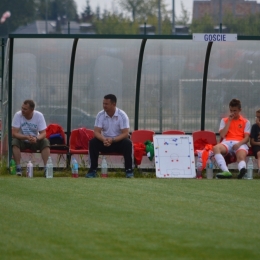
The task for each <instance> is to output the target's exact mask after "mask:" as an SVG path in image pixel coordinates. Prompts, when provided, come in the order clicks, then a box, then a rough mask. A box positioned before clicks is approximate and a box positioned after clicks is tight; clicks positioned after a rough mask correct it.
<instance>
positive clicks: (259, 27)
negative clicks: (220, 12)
mask: <svg viewBox="0 0 260 260" xmlns="http://www.w3.org/2000/svg"><path fill="white" fill-rule="evenodd" d="M223 24H224V25H225V26H226V27H227V31H228V32H229V33H237V34H239V35H251V36H259V35H260V14H251V15H248V16H246V17H243V18H239V19H238V18H236V17H234V16H233V15H232V14H231V13H230V14H226V15H225V16H224V18H223Z"/></svg>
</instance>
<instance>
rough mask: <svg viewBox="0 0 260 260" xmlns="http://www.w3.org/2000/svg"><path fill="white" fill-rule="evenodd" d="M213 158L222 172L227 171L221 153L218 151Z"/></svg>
mask: <svg viewBox="0 0 260 260" xmlns="http://www.w3.org/2000/svg"><path fill="white" fill-rule="evenodd" d="M215 160H216V162H217V164H218V167H219V168H220V169H221V170H222V171H223V172H229V170H228V167H227V164H226V161H225V159H224V157H223V155H222V154H220V153H217V154H215Z"/></svg>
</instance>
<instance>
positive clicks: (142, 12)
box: [118, 0, 167, 22]
mask: <svg viewBox="0 0 260 260" xmlns="http://www.w3.org/2000/svg"><path fill="white" fill-rule="evenodd" d="M118 3H119V5H120V6H121V8H122V9H123V10H125V11H127V12H129V13H131V15H132V19H133V21H135V20H136V19H138V20H139V21H142V22H143V21H144V20H147V19H148V17H149V16H152V17H153V16H157V15H158V0H119V2H118ZM161 13H162V16H167V10H166V5H165V3H164V0H161Z"/></svg>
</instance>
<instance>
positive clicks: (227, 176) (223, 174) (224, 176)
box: [216, 172, 232, 179]
mask: <svg viewBox="0 0 260 260" xmlns="http://www.w3.org/2000/svg"><path fill="white" fill-rule="evenodd" d="M216 177H217V178H218V179H230V178H232V174H231V172H220V173H217V174H216Z"/></svg>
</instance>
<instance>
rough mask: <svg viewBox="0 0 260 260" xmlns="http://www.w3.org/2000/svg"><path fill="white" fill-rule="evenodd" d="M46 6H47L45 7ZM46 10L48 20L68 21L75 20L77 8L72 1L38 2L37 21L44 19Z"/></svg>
mask: <svg viewBox="0 0 260 260" xmlns="http://www.w3.org/2000/svg"><path fill="white" fill-rule="evenodd" d="M46 4H47V6H46ZM46 8H47V10H48V19H49V20H58V19H59V18H67V19H68V20H70V21H73V20H77V18H78V16H77V6H76V3H75V2H74V0H47V1H46V0H38V1H37V10H38V17H37V18H38V19H42V20H44V19H45V15H46Z"/></svg>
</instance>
